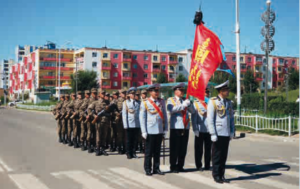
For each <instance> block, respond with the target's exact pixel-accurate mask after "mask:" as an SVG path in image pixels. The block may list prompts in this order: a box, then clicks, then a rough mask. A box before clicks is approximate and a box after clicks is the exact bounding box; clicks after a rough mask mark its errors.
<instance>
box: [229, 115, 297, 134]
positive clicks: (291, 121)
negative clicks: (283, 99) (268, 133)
mask: <svg viewBox="0 0 300 189" xmlns="http://www.w3.org/2000/svg"><path fill="white" fill-rule="evenodd" d="M234 118H235V119H234V122H235V125H236V126H243V127H248V128H251V129H254V130H255V131H256V132H258V131H259V130H267V129H268V130H277V131H282V132H286V133H288V134H289V136H291V135H292V133H295V132H299V118H296V117H292V116H288V117H285V118H267V117H261V116H258V115H254V116H243V115H242V116H238V115H235V116H234Z"/></svg>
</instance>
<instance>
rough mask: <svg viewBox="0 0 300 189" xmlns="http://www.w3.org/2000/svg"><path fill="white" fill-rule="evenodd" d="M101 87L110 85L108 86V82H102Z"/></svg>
mask: <svg viewBox="0 0 300 189" xmlns="http://www.w3.org/2000/svg"><path fill="white" fill-rule="evenodd" d="M102 85H103V86H109V85H110V84H109V82H108V81H104V82H103V83H102Z"/></svg>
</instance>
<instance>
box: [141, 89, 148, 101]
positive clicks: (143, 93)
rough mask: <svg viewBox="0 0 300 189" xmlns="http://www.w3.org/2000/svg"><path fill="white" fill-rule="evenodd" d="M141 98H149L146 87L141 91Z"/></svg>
mask: <svg viewBox="0 0 300 189" xmlns="http://www.w3.org/2000/svg"><path fill="white" fill-rule="evenodd" d="M141 99H142V100H147V91H146V90H145V89H143V90H142V91H141Z"/></svg>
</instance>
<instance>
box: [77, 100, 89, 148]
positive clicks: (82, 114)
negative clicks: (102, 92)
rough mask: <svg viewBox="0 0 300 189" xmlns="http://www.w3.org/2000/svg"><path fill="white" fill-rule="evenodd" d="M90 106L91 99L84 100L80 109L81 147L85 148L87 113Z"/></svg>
mask: <svg viewBox="0 0 300 189" xmlns="http://www.w3.org/2000/svg"><path fill="white" fill-rule="evenodd" d="M88 105H89V98H85V99H84V100H83V103H82V105H81V106H80V108H79V117H80V118H79V121H80V142H81V146H82V147H83V148H84V145H85V144H84V143H85V142H86V124H85V123H84V122H85V116H86V114H85V111H86V109H87V107H88Z"/></svg>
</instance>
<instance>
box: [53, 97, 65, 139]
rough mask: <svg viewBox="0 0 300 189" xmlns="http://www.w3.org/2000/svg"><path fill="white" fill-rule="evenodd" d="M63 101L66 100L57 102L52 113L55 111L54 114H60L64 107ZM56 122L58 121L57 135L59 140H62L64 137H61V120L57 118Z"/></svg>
mask: <svg viewBox="0 0 300 189" xmlns="http://www.w3.org/2000/svg"><path fill="white" fill-rule="evenodd" d="M63 103H64V102H63V101H61V102H59V103H57V104H56V106H55V108H54V109H53V110H52V113H53V115H54V116H59V114H60V110H61V108H62V105H63ZM56 123H57V129H56V130H57V136H58V138H59V142H61V140H62V138H61V127H62V125H61V120H60V119H59V118H58V119H57V120H56Z"/></svg>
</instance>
